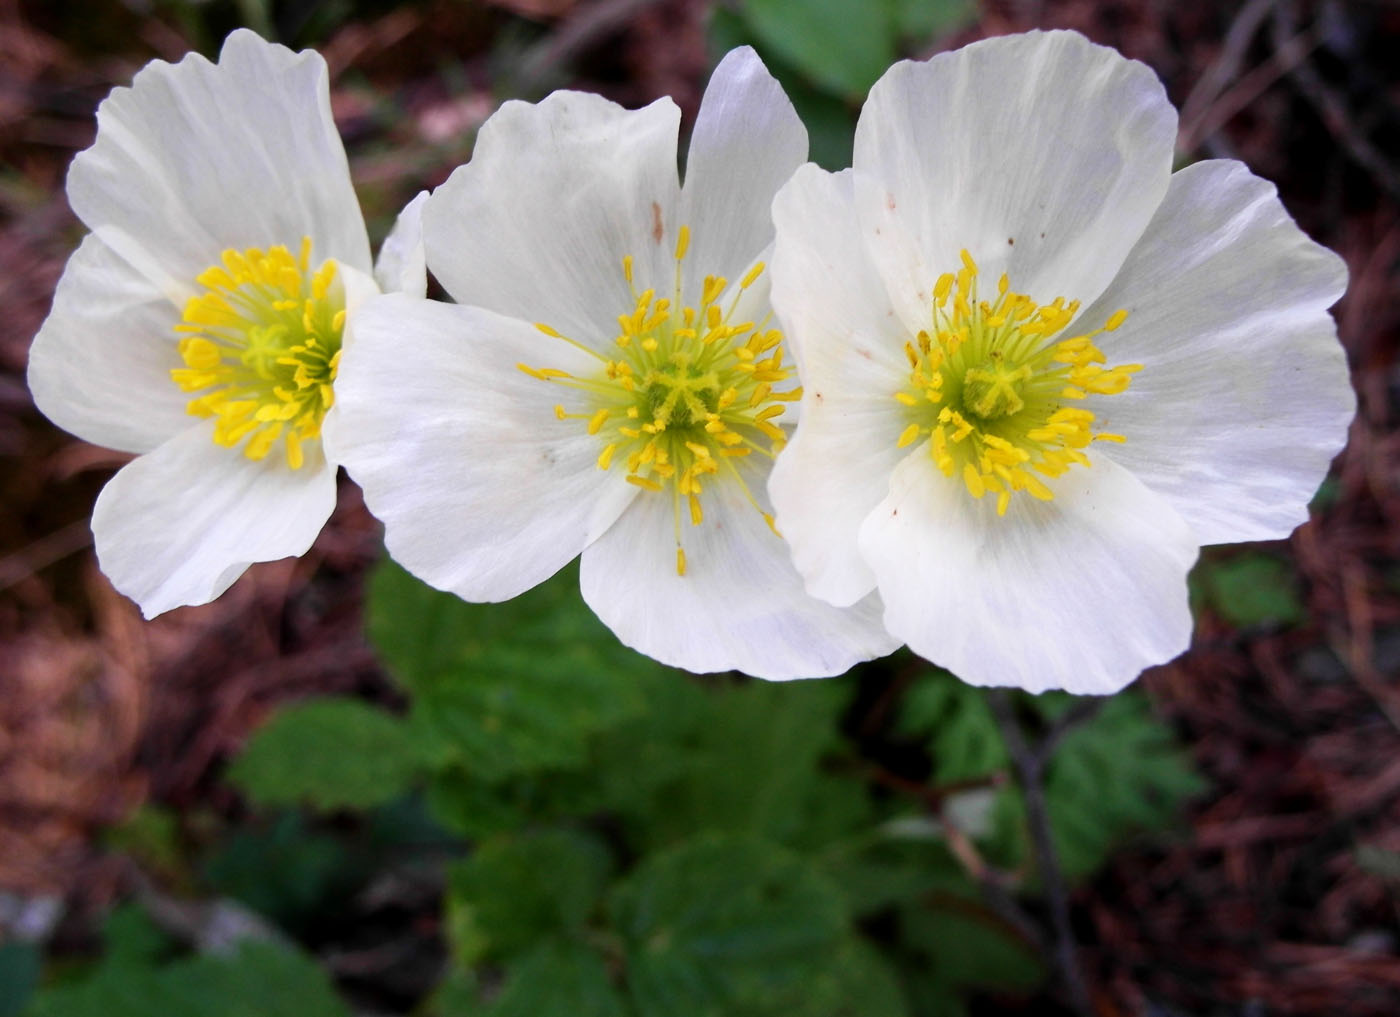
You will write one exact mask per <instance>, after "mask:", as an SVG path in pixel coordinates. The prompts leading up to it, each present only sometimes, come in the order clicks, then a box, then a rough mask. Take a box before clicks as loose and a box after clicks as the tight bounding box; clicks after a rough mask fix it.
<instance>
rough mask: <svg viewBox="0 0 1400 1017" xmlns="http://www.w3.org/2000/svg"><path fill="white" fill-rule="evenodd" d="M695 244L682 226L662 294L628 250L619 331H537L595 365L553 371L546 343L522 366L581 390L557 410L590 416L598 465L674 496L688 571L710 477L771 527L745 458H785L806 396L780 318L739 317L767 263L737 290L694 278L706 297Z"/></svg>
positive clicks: (681, 571)
mask: <svg viewBox="0 0 1400 1017" xmlns="http://www.w3.org/2000/svg"><path fill="white" fill-rule="evenodd" d="M690 240H691V233H690V228H689V227H688V226H684V225H682V226H681V227H680V229H679V230H678V232H677V238H676V246H675V272H674V279H673V280H670V281H669V284H670V286H671V292H670V293H669V295H668V296H658V294H657V288H654V287H649V288H646V289H644V290H642V291H641V292H640V293H639V292H637V290H636V284H637V283H638V282H640V283H641V284H642V285H645V284H646V283H647V282H648V281H649V280H646V279H642V280H640V281H639V280H636V279H635V278H634V275H635V272H636V263H635V261H634V259H633V258H632V256H631V255H628V256H626V257H624V258H623V259H622V273H623V275H624V277H625V278H626V280H627V283H628V286H629V288H631V292H632V304H631V306H629V307H624V308H620V309H619V310H620V311H621V313H620V314H618V315H617V318H616V322H617V329H618V330H617V333H616V334H614V335H611V336H608V335H601V336H599V335H594V336H587V337H578V336H573V337H571V336H566V335H564V334H562V333H560V332H559V331H558V330H557V329H555V328H553V327H552V326H550V325H548V324H545V323H539V324H537V325H536V326H535V327H536V328H537V329H538V330H539V332H540V333H541V334H543V335H545V336H548V337H550V338H551V339H557V340H560V341H563V342H567V343H569V344H570V345H572V346H574V347H576V348H577V349H579V350H582V351H584V352H586V353H588V354H589V355H591V356H592V357H594V358H595V360H596V361H597V365H598V366H597V369H596V370H595V371H593V372H592V373H589V372H587V371H583V372H579V373H571V372H568V371H563V370H559V369H557V368H552V367H549V366H546V365H547V362H548V354H547V350H545V351H542V352H541V354H540V355H539V359H538V360H536V361H535V362H534V363H532V364H526V363H520V364H517V365H516V366H517V367H518V368H519V369H520V370H521V371H522V372H524V373H525V374H527V375H529V376H530V377H531V378H534V379H536V380H538V381H542V382H547V383H550V384H555V385H559V386H561V387H563V388H567V389H569V390H570V391H571V392H572V393H573V396H572V398H571V399H566V400H565V402H564V403H562V404H561V405H560V406H559V408H558V410H557V411H556V416H559V417H560V418H561V419H569V420H581V421H586V422H587V424H586V429H587V431H588V433H589V434H591V435H594V436H596V437H597V439H598V441H599V442H600V445H601V449H600V452H599V455H598V468H599V469H601V470H605V471H610V470H612V469H614V468H615V467H616V468H619V469H621V470H623V471H624V472H623V479H624V480H626V481H627V482H628V483H629V484H632V485H633V486H635V487H637V488H640V489H641V490H642V491H643V492H644V493H643V494H641V495H639V497H650V496H651V495H652V494H661V495H663V496H669V497H670V498H671V500H672V502H673V505H674V521H675V537H676V572H677V574H678V575H681V576H684V575H685V574H686V558H685V550H684V548H683V546H682V538H683V533H684V529H683V518H684V517H688V518H689V521H690V525H691V526H700V525H702V524H703V522H704V519H705V511H704V505H703V501H704V498H705V496H706V492H707V490H708V489H709V486H710V485H711V484H717V483H724V484H737V485H738V486H739V488H740V490H742V492H743V493H744V496H745V498H746V499H747V500H748V502H749V503H750V504H751V505H752V506H753V507H754V509H755V511H757V512H759V513H760V514H761V515H763V517H764V518H765V519H766V520H769V525H770V527H771V526H772V522H771V517H769V516H768V515H767V513H766V511H765V510H764V508H763V507H762V506H760V504H759V502H758V500H757V499H756V497H755V496H754V493H753V491H752V490H750V488H749V483H748V481H747V480H746V479H745V477H746V476H747V475H749V474H747V472H746V471H745V472H741V466H742V463H741V460H744V459H745V458H746V457H748V456H750V455H752V454H754V453H757V454H759V455H762V456H767V457H769V458H772V457H773V456H775V455H776V454H777V453H778V451H779V450H780V449H781V448H782V447H783V445H784V444H786V442H787V434H786V432H785V431H784V430H783V429H782V427H781V426H780V424H781V419H780V418H782V416H783V414H784V413H785V412H786V411H787V408H788V406H789V405H790V404H792V403H793V402H795V401H796V400H798V399H800V398H801V396H802V390H801V388H800V387H798V386H797V385H796V384H794V382H795V380H796V379H795V377H794V374H795V372H794V369H793V368H792V367H791V366H790V365H788V364H786V363H785V362H784V352H783V335H782V332H780V331H779V330H778V329H776V328H773V327H771V324H772V322H771V315H770V314H764V316H763V317H762V318H761V319H760V320H753V321H749V320H742V319H739V318H738V317H737V313H738V307H739V303H740V300H739V297H740V294H741V293H742V291H744V290H746V289H748V288H749V287H751V286H753V285H754V283H756V282H757V281H758V280H759V278H760V277H761V276H762V274H763V272H764V271H765V270H766V265H765V264H764V263H763V262H756V263H755V264H753V265H752V266H750V267H749V268H748V269H747V270H746V271H745V273H744V274H743V276H742V277H741V278H740V279H739V281H738V283H737V285H735V286H731V285H730V283H729V281H728V280H727V279H726V277H724V276H720V275H708V276H691V277H692V278H697V279H698V280H699V281H698V282H697V283H696V284H695V288H696V290H698V292H695V291H690V292H687V291H686V290H685V283H684V275H683V273H682V271H681V264H682V261H683V260H684V259H685V257H686V255H687V253H688V252H689V249H690ZM541 361H543V363H542V362H541Z"/></svg>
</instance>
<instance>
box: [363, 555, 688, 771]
mask: <svg viewBox="0 0 1400 1017" xmlns="http://www.w3.org/2000/svg"><path fill="white" fill-rule="evenodd" d="M370 633H371V636H372V638H373V640H374V642H375V644H376V646H378V648H379V650H380V652H381V653H382V654H383V656H384V659H385V661H386V663H387V664H388V666H389V668H390V670H391V671H392V672H393V673H394V675H395V676H396V677H397V678H398V679H399V681H400V682H402V683H403V685H404V687H405V688H407V689H408V690H409V691H410V692H411V693H412V694H413V697H414V699H413V705H412V712H411V714H410V723H411V725H412V727H413V730H414V733H415V737H417V738H420V739H422V741H423V742H424V743H425V745H428V746H431V747H432V750H433V751H434V752H435V753H437V759H438V761H439V764H440V765H445V764H448V763H453V764H456V765H460V766H462V767H463V768H465V769H466V770H468V771H469V772H471V773H472V774H473V775H475V776H476V777H477V778H479V779H481V780H485V781H488V782H490V781H499V780H501V779H503V778H505V777H508V776H511V775H513V774H519V773H527V772H531V771H535V770H542V769H547V768H550V767H570V766H579V765H581V764H582V763H583V762H584V759H585V757H586V747H587V743H588V738H589V736H590V735H592V734H593V733H594V732H597V731H600V730H604V729H607V728H609V727H611V726H613V725H615V724H617V723H619V722H620V721H621V720H623V719H625V718H626V717H628V716H630V715H632V714H634V713H636V712H637V711H638V710H639V709H640V707H641V693H640V685H641V683H643V682H644V681H646V680H648V679H651V680H656V679H657V678H658V677H660V676H665V677H667V678H670V679H671V680H678V679H677V678H676V676H675V674H674V672H669V670H668V669H665V668H662V667H661V666H660V665H658V664H656V663H655V662H654V661H651V660H649V659H648V658H646V657H643V656H642V655H640V654H637V653H633V652H632V651H631V650H628V649H626V648H625V647H623V646H622V645H621V644H620V643H618V642H617V640H616V638H614V637H613V635H612V633H610V632H609V631H608V630H607V629H606V628H605V627H604V626H603V624H602V623H601V622H599V621H598V620H597V618H596V617H594V615H593V613H592V612H591V611H589V610H588V609H587V607H586V606H585V605H584V604H583V601H582V599H581V598H580V596H579V593H578V581H577V569H576V568H569V569H565V570H564V571H563V572H561V573H560V574H559V575H558V576H555V577H554V578H553V579H552V580H550V581H549V582H547V583H545V584H543V585H541V586H538V587H536V588H535V589H533V590H530V591H529V592H527V593H524V594H522V595H521V596H519V597H516V598H515V599H514V600H511V601H508V602H507V603H504V604H468V603H466V602H465V601H462V600H460V599H458V598H457V597H454V596H452V595H451V594H446V593H441V592H439V591H436V590H433V589H431V588H430V587H428V586H425V585H424V584H422V583H420V582H419V581H418V580H416V579H414V578H413V577H412V576H410V575H409V574H408V573H407V572H405V571H403V570H402V569H400V568H399V567H398V566H396V565H394V564H393V563H391V562H386V563H384V564H383V565H381V566H380V568H379V569H378V570H377V571H376V573H375V575H374V577H373V579H372V582H371V587H370Z"/></svg>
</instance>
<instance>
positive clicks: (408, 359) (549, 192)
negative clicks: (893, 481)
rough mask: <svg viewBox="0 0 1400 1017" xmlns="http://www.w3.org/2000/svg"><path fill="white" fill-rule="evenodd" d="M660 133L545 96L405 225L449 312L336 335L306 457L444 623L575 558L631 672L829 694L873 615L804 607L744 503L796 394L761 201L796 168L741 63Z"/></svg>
mask: <svg viewBox="0 0 1400 1017" xmlns="http://www.w3.org/2000/svg"><path fill="white" fill-rule="evenodd" d="M678 121H679V112H678V111H677V109H676V107H675V105H674V104H673V103H672V102H671V101H670V100H669V99H661V100H659V101H657V102H655V103H653V104H652V105H650V106H648V107H646V108H645V109H641V110H636V111H628V110H624V109H623V108H621V107H620V106H617V105H615V104H613V103H611V102H608V101H606V100H604V99H602V98H599V97H598V96H594V95H585V94H581V93H576V92H556V93H555V94H553V95H551V96H550V97H549V98H547V99H545V100H544V101H543V102H541V103H539V104H538V105H529V104H526V103H523V102H509V103H506V104H505V105H504V106H502V107H501V109H500V110H499V111H497V112H496V113H495V114H494V115H493V116H492V117H491V118H490V120H489V121H487V123H486V124H485V125H484V126H483V127H482V129H481V133H480V135H479V137H478V139H477V143H476V149H475V153H474V155H473V158H472V161H471V162H470V163H469V164H468V165H466V166H463V167H461V168H460V169H458V170H457V171H456V172H455V173H454V174H453V176H452V177H451V179H450V180H448V181H447V183H446V184H444V185H443V186H442V187H441V188H439V189H438V190H437V191H436V192H434V193H433V195H432V197H431V198H430V199H429V201H428V204H427V206H426V207H425V209H424V213H423V228H424V238H425V241H426V248H427V262H428V267H429V268H430V269H431V270H432V271H433V274H434V275H435V276H436V277H437V278H438V279H439V280H440V281H441V282H442V284H443V286H444V287H445V288H446V289H447V291H448V293H450V294H451V295H452V296H453V297H454V298H455V299H456V300H457V301H458V302H459V303H458V304H457V305H448V304H439V303H432V302H428V301H415V300H410V299H407V298H401V297H384V298H380V299H377V300H374V301H371V302H369V303H368V304H367V305H366V306H365V308H364V309H363V310H362V312H361V313H360V315H359V316H358V317H357V318H356V321H355V323H354V328H353V336H352V338H351V340H350V341H351V343H352V344H353V349H354V356H353V358H349V357H347V359H346V362H345V364H344V367H343V369H342V373H341V376H340V380H339V383H338V386H337V392H338V395H339V403H338V405H337V408H336V411H335V413H333V414H332V416H331V418H330V419H329V420H328V422H327V426H328V431H327V440H328V441H329V442H331V443H332V444H333V446H334V447H335V448H336V450H337V452H338V453H339V454H340V455H341V457H342V461H343V462H344V464H345V466H346V469H347V470H348V471H349V473H350V475H351V476H352V477H353V478H354V479H355V480H356V481H357V482H359V484H360V485H361V487H362V488H363V489H364V492H365V499H366V502H367V504H368V505H369V507H370V510H371V511H372V512H374V514H375V515H377V516H378V517H379V518H380V519H382V520H383V521H384V523H385V543H386V544H387V545H388V548H389V552H390V554H391V555H392V556H393V557H394V558H395V559H397V560H398V561H399V562H401V563H402V564H403V565H404V566H405V567H407V568H408V569H409V570H410V571H412V572H414V573H415V574H416V575H418V576H419V577H421V578H422V579H424V580H425V581H427V582H429V583H431V584H432V585H434V586H436V587H438V588H440V589H444V590H450V591H452V592H454V593H456V594H458V595H460V596H462V597H463V598H465V599H468V600H476V601H495V600H504V599H507V598H509V597H513V596H515V595H517V594H519V593H521V592H523V591H525V590H527V589H529V588H531V587H532V586H535V585H536V584H538V583H540V582H542V581H543V580H545V579H546V578H548V577H549V576H551V575H553V574H554V573H555V572H557V571H558V570H559V569H560V568H562V567H563V566H564V565H565V564H567V563H568V562H569V561H570V560H571V559H572V558H574V557H575V556H577V555H579V554H582V566H581V585H582V587H583V595H584V598H585V599H586V600H587V602H588V603H589V605H590V606H591V607H592V608H593V610H594V611H595V612H596V613H597V614H598V615H599V617H600V618H601V619H602V620H603V621H604V622H605V623H606V624H607V625H608V626H610V627H611V628H612V630H613V631H614V632H615V633H617V635H618V637H619V638H620V639H621V640H622V641H623V642H624V643H626V644H628V645H629V646H632V647H634V648H636V649H638V650H640V651H642V652H643V653H646V654H649V655H651V656H653V657H656V658H657V659H659V660H662V661H665V662H667V663H670V664H674V665H678V666H681V667H685V668H688V669H690V670H692V671H717V670H726V669H730V668H735V669H739V670H743V671H746V672H748V673H750V674H753V675H758V676H762V677H766V678H792V677H801V676H812V675H828V674H834V673H838V672H840V671H843V670H845V669H846V668H848V667H849V666H850V665H851V664H852V663H854V662H856V661H858V660H862V659H866V658H869V657H872V656H875V655H878V654H880V653H882V652H886V651H888V650H889V649H892V648H893V646H894V645H897V643H896V642H895V641H894V640H892V639H891V638H890V637H889V636H888V635H887V634H886V633H885V632H884V631H883V629H882V627H881V626H880V623H879V611H878V606H877V605H876V604H874V603H873V602H872V601H870V600H867V601H866V602H864V603H862V604H861V605H859V606H857V607H856V608H854V609H851V610H845V609H837V608H834V607H831V606H830V605H827V604H824V603H822V602H820V601H817V600H814V599H812V598H810V597H808V596H807V595H806V594H805V593H804V592H803V589H802V581H801V579H800V577H799V576H798V575H797V572H796V571H795V570H794V569H793V567H792V564H791V561H790V559H789V556H788V552H787V549H786V548H785V546H784V545H783V543H782V541H781V540H780V539H779V538H778V536H777V535H776V534H775V533H774V532H773V530H772V529H771V516H770V515H769V509H768V506H767V495H766V492H765V482H766V480H767V475H768V467H769V462H770V460H771V456H772V453H773V450H774V449H775V448H777V447H779V446H781V445H782V443H783V442H784V440H785V437H786V435H785V432H784V431H783V430H782V427H781V425H782V423H783V422H784V414H785V411H788V412H790V411H791V409H792V408H793V405H794V402H795V400H796V398H797V391H796V379H795V377H794V375H793V371H792V368H791V364H790V362H789V361H788V360H787V359H786V353H785V347H784V345H783V342H782V337H781V334H780V333H779V332H778V331H776V329H775V327H774V325H773V322H772V320H771V313H770V310H769V307H768V300H767V296H768V273H767V271H766V270H765V268H764V264H763V259H764V258H766V257H767V251H768V249H769V248H770V246H771V243H772V238H773V227H772V221H771V217H770V214H769V207H770V205H771V203H772V199H773V195H774V194H775V193H776V192H777V190H778V188H779V186H781V184H782V183H783V182H784V181H785V180H786V179H787V178H788V176H789V175H790V174H791V173H792V171H793V170H794V169H796V168H797V166H798V165H799V164H801V163H802V161H803V160H804V159H805V157H806V153H807V136H806V131H805V130H804V129H803V127H802V124H801V122H800V121H799V120H798V118H797V115H796V113H795V112H794V110H793V108H792V105H791V104H790V103H789V102H788V100H787V97H786V96H785V95H783V93H782V90H781V88H780V87H779V86H778V84H777V83H776V82H775V81H774V80H773V79H772V77H771V76H770V75H769V74H768V72H767V70H766V69H765V68H764V67H763V65H762V63H761V62H760V61H759V59H758V57H757V56H756V55H755V54H754V53H753V51H752V50H749V49H741V50H737V51H735V52H733V53H731V54H729V56H728V57H726V58H725V60H724V61H723V62H722V63H721V64H720V66H719V68H718V69H717V70H716V71H715V74H714V77H713V79H712V80H711V82H710V86H709V89H708V91H707V92H706V93H705V97H704V101H703V103H702V106H701V109H700V114H699V119H698V121H697V123H696V126H695V131H694V135H693V138H692V141H691V146H690V155H689V160H688V169H687V171H686V181H685V186H684V187H681V186H680V184H679V182H678V179H677V171H676V135H677V127H678Z"/></svg>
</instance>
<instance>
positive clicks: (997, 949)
mask: <svg viewBox="0 0 1400 1017" xmlns="http://www.w3.org/2000/svg"><path fill="white" fill-rule="evenodd" d="M965 887H966V888H965V889H964V891H963V892H961V893H935V894H927V895H925V896H924V897H922V898H921V899H920V900H919V901H918V902H917V903H915V904H911V905H910V906H908V907H906V908H904V909H903V910H902V911H901V913H900V929H901V932H902V936H901V939H902V941H903V942H904V943H905V944H906V945H907V946H908V947H909V948H911V949H913V950H915V951H916V952H918V954H919V955H920V957H921V958H922V959H923V963H922V964H921V965H920V967H921V968H923V970H924V971H925V972H926V973H927V974H928V975H929V976H930V977H931V978H933V979H934V980H936V981H938V982H940V983H942V984H943V985H946V986H948V987H950V988H953V989H961V988H983V989H995V990H996V991H998V992H1009V993H1013V994H1015V993H1028V992H1031V991H1032V990H1034V989H1035V988H1036V987H1037V986H1039V985H1040V983H1041V982H1042V981H1043V980H1044V979H1045V974H1046V972H1045V966H1044V964H1043V963H1042V962H1041V960H1040V958H1039V957H1038V956H1037V954H1036V951H1035V949H1034V947H1033V946H1032V945H1031V944H1029V943H1026V942H1025V941H1024V940H1023V939H1022V938H1021V937H1020V936H1019V935H1018V934H1017V933H1016V931H1015V930H1014V929H1012V928H1011V927H1010V926H1008V925H1007V924H1006V923H1005V922H1003V921H1002V920H1001V919H1000V918H998V917H997V916H996V915H995V914H994V913H993V912H992V911H990V910H989V909H988V908H987V907H986V905H984V904H983V903H982V901H981V899H980V898H979V897H978V896H977V895H976V891H975V890H974V889H973V888H972V886H971V885H970V884H965Z"/></svg>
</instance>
